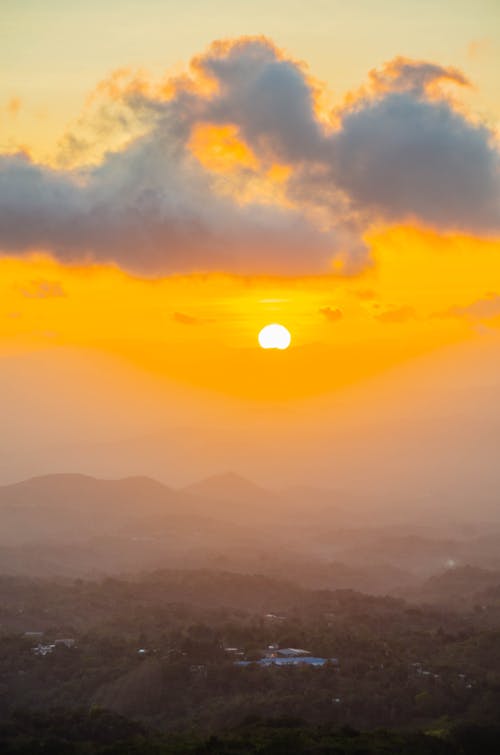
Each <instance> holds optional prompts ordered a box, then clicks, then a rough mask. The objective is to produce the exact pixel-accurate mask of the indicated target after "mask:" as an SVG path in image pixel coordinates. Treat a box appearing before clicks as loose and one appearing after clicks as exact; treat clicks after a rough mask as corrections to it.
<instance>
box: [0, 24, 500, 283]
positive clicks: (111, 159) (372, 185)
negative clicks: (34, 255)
mask: <svg viewBox="0 0 500 755" xmlns="http://www.w3.org/2000/svg"><path fill="white" fill-rule="evenodd" d="M200 76H201V77H203V79H204V80H205V81H207V80H208V81H210V82H211V87H207V86H205V88H200V87H198V86H197V83H196V79H197V77H198V78H199V77H200ZM450 83H451V84H454V85H466V83H467V82H466V79H465V78H464V77H463V75H462V74H461V73H460V72H458V71H455V70H454V69H446V68H443V67H441V66H438V65H435V64H433V63H425V62H418V61H417V62H414V61H407V60H404V59H401V58H398V59H396V60H395V61H392V63H390V64H388V65H387V66H385V67H384V68H383V69H382V70H381V71H377V72H372V73H371V75H370V85H369V87H368V89H366V90H363V91H362V92H360V93H359V94H358V96H357V97H356V98H355V99H354V101H351V103H350V104H349V105H348V106H346V107H344V108H343V109H341V110H339V111H337V112H336V113H335V118H334V119H332V123H331V125H330V126H329V127H326V126H325V124H324V123H323V122H321V121H320V120H319V119H318V117H317V115H316V112H315V104H314V95H315V92H314V85H313V84H312V83H311V81H310V79H309V78H308V75H307V72H306V71H305V69H304V67H303V66H302V65H301V64H299V63H297V62H295V61H293V60H290V59H288V58H285V57H283V55H281V54H280V53H279V52H278V51H277V50H276V48H275V47H274V46H273V45H272V44H271V43H270V42H268V41H266V40H264V39H242V40H239V41H236V42H233V43H217V44H215V45H213V46H212V47H211V48H210V49H209V51H208V52H207V54H206V55H204V56H201V57H199V58H197V59H196V60H195V61H194V63H193V76H192V77H191V78H190V77H183V78H180V79H179V80H177V81H176V82H174V87H173V91H174V93H173V95H169V96H168V97H167V96H165V95H163V96H162V95H157V96H153V95H151V94H148V93H145V91H144V90H143V89H141V88H134V87H133V86H132V87H128V88H126V89H125V90H124V92H123V96H122V106H123V109H124V110H126V109H128V110H129V111H130V112H131V113H133V117H134V118H135V119H137V120H138V121H140V123H141V124H142V127H143V133H142V135H141V136H140V137H138V138H136V139H135V140H134V141H133V142H132V143H131V144H128V145H127V146H125V147H123V148H122V149H121V150H118V151H116V152H113V153H108V154H106V155H105V157H104V159H103V161H102V163H101V164H100V165H98V166H97V167H92V168H88V169H85V170H84V169H80V170H69V169H68V170H62V169H61V170H53V169H50V168H48V167H46V166H43V165H39V164H36V163H34V162H32V161H30V160H29V158H27V157H26V156H23V155H14V156H12V155H11V156H5V155H4V156H0V248H1V249H2V250H3V251H4V252H6V253H11V254H16V253H23V252H26V251H30V250H33V249H37V250H40V249H43V250H47V251H49V252H51V253H52V254H53V255H55V256H56V257H58V258H60V259H62V260H85V259H89V260H90V259H92V260H101V261H109V262H116V263H117V264H119V265H121V266H122V267H124V268H126V269H129V270H133V271H138V272H141V273H146V274H158V273H168V272H175V271H189V270H210V269H221V270H230V271H236V272H242V273H251V272H276V273H291V274H293V273H301V272H305V271H322V270H323V271H324V270H328V269H329V267H330V264H331V262H332V260H333V259H335V258H340V259H342V260H343V261H344V263H345V267H346V269H347V270H348V271H349V270H351V271H356V270H357V269H359V268H360V267H362V266H363V265H365V264H366V263H367V261H368V252H367V249H366V246H365V244H364V242H363V233H364V232H365V231H366V229H367V228H368V227H369V225H370V224H371V223H373V222H380V221H381V220H382V221H385V222H406V221H411V220H416V221H418V222H419V223H422V224H426V225H430V226H433V227H435V228H438V229H440V230H463V231H469V232H473V233H486V234H491V233H496V232H498V231H499V230H500V219H499V198H500V180H499V154H498V149H497V145H496V143H495V142H494V139H493V136H492V134H491V133H490V132H489V131H488V129H487V128H486V127H485V126H482V125H478V124H476V123H473V122H472V121H470V120H468V119H467V118H466V117H465V116H464V115H463V114H462V113H460V112H459V111H458V110H457V109H456V108H455V107H454V105H453V104H452V102H451V101H450V100H449V99H448V98H447V97H446V96H445V94H444V93H443V91H442V86H443V85H444V84H450ZM123 122H124V123H126V122H128V120H127V118H126V117H125V116H123ZM204 123H212V124H214V123H215V124H232V125H234V126H236V127H237V128H238V130H239V133H240V135H241V137H242V139H243V140H244V141H245V142H246V143H247V145H248V146H249V147H250V148H251V149H252V151H253V152H254V154H255V155H256V156H257V159H258V161H259V165H260V168H259V169H260V170H263V171H265V170H267V168H269V167H270V166H271V165H272V164H273V163H276V162H279V163H286V164H287V165H289V166H290V167H291V168H292V173H291V176H290V178H289V179H288V181H287V182H286V184H284V185H283V186H282V189H281V191H282V192H283V193H284V196H285V198H286V200H287V202H286V203H283V202H282V201H274V200H273V198H269V197H267V198H266V199H264V200H262V201H260V202H257V201H254V202H253V203H243V202H241V201H239V200H238V198H236V197H234V196H231V194H230V192H227V191H220V185H221V182H220V176H219V177H217V178H214V176H213V175H212V174H211V173H210V171H208V170H207V169H206V168H204V167H203V166H202V165H201V164H200V162H198V161H197V160H196V158H195V157H194V156H193V154H192V153H191V151H190V148H189V142H190V137H191V134H192V132H193V129H194V128H195V127H196V126H197V125H199V124H204ZM334 123H335V126H334V125H333V124H334ZM257 177H258V170H257V169H252V168H248V167H246V168H244V169H243V168H242V170H241V176H240V180H241V181H242V182H245V181H250V182H251V181H252V180H255V179H256V178H257Z"/></svg>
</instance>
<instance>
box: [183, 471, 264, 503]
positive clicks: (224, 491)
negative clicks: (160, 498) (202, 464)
mask: <svg viewBox="0 0 500 755" xmlns="http://www.w3.org/2000/svg"><path fill="white" fill-rule="evenodd" d="M184 491H185V492H186V493H189V494H190V495H196V496H203V497H205V498H210V499H215V500H219V501H232V502H234V503H252V502H255V501H258V500H262V499H266V500H269V499H273V498H275V496H274V495H273V493H271V492H270V491H269V490H266V489H265V488H261V487H260V486H259V485H256V484H255V483H254V482H251V481H250V480H247V479H246V478H245V477H242V476H241V475H238V474H234V473H233V472H226V473H225V474H219V475H212V476H210V477H206V478H205V479H203V480H200V481H199V482H195V483H193V484H192V485H188V486H187V487H185V488H184Z"/></svg>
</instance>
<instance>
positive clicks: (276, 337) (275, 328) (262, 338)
mask: <svg viewBox="0 0 500 755" xmlns="http://www.w3.org/2000/svg"><path fill="white" fill-rule="evenodd" d="M291 340H292V336H291V335H290V331H289V330H287V329H286V328H285V326H284V325H279V324H278V323H276V322H274V323H272V324H271V325H266V326H265V327H264V328H262V330H261V331H260V333H259V344H260V346H262V348H263V349H280V350H281V351H283V349H288V347H289V346H290V342H291Z"/></svg>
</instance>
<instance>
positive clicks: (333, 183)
mask: <svg viewBox="0 0 500 755" xmlns="http://www.w3.org/2000/svg"><path fill="white" fill-rule="evenodd" d="M0 15H1V22H2V28H3V29H4V35H3V36H4V39H3V42H2V46H1V49H0V70H1V71H2V76H1V81H2V86H1V89H0V97H1V99H0V150H1V155H0V252H1V256H0V292H1V297H0V339H1V341H0V349H1V358H2V364H3V369H2V373H3V374H4V377H3V381H4V382H3V393H4V398H5V397H6V396H7V398H8V399H9V401H8V402H7V403H9V406H8V408H7V406H5V407H4V411H6V414H5V416H6V417H7V427H9V428H10V429H11V432H12V433H13V437H14V438H15V443H14V446H13V447H14V448H15V449H17V450H16V453H18V451H19V448H21V447H28V446H29V448H30V451H29V454H30V456H29V461H26V462H25V463H24V462H23V464H21V465H20V466H19V474H21V472H29V471H30V470H31V468H33V470H35V471H40V470H39V465H38V466H37V465H36V464H32V462H33V459H34V458H35V456H36V448H37V445H36V443H35V442H33V444H32V446H30V443H31V441H33V438H37V439H38V440H37V442H41V438H42V437H43V434H44V432H45V430H46V428H47V416H45V415H44V412H43V410H41V409H40V404H45V403H46V404H47V406H48V405H50V407H51V420H50V421H49V422H48V424H50V425H53V427H51V428H50V434H51V437H52V435H53V436H54V437H53V439H52V440H53V442H54V443H56V444H57V443H59V444H64V442H65V439H68V438H69V437H70V436H71V439H72V442H73V441H75V442H76V438H77V437H78V436H79V434H80V435H85V433H86V434H87V435H86V441H87V440H88V441H89V442H90V441H91V440H92V441H99V442H104V441H106V440H111V439H112V440H114V441H116V440H117V439H118V438H119V437H120V436H123V437H129V436H130V437H131V436H133V435H134V433H139V432H149V431H150V430H152V429H153V428H154V431H155V432H157V431H162V432H163V429H164V427H163V425H162V423H163V424H168V422H169V418H170V419H172V417H173V416H175V421H174V422H173V424H175V425H176V426H178V424H179V423H181V424H182V423H183V416H182V410H181V408H180V407H181V406H182V407H184V406H186V407H189V406H190V407H191V410H190V412H191V414H190V416H189V419H186V423H187V424H189V425H190V426H191V425H192V423H193V422H194V423H195V424H196V422H198V424H201V425H203V422H204V421H205V420H204V419H203V412H204V410H205V409H206V410H207V411H208V414H209V416H210V420H209V422H210V424H211V425H213V423H214V422H216V421H219V420H220V422H222V423H223V420H222V414H220V412H221V411H222V409H221V406H222V405H224V407H226V408H225V409H224V411H226V409H227V407H228V406H230V407H233V409H231V410H229V409H227V411H233V410H234V411H237V413H238V420H237V424H238V430H237V433H236V434H239V437H240V438H242V437H243V434H244V432H245V427H247V424H246V423H247V422H248V421H249V419H248V418H249V417H250V416H252V415H253V416H255V412H257V414H259V412H264V413H266V412H268V411H271V409H270V407H272V412H275V411H276V412H278V415H276V414H274V413H273V414H272V417H273V419H272V422H273V423H276V422H279V421H280V420H278V419H276V417H277V416H281V415H279V412H282V411H283V410H284V409H286V410H287V411H288V409H289V410H290V411H291V412H292V413H293V412H295V413H297V412H302V414H301V415H300V416H301V419H300V421H299V425H300V427H302V428H303V427H305V426H306V425H307V421H306V420H305V419H304V416H306V415H305V414H304V409H303V407H304V402H307V401H309V402H313V404H314V406H315V409H314V410H312V409H311V412H312V413H311V414H310V415H308V416H309V417H310V418H311V417H314V418H316V420H317V421H318V422H319V419H318V418H319V416H320V415H321V413H322V409H321V408H318V407H321V406H323V405H322V404H321V402H322V401H324V400H327V399H329V398H331V400H332V402H335V401H336V400H337V398H336V397H338V396H339V395H340V394H341V392H342V391H348V390H351V389H353V387H354V388H356V387H357V386H361V388H362V387H363V385H366V386H368V385H369V384H372V383H373V381H374V380H375V381H376V380H380V379H384V376H387V379H388V380H393V378H392V377H391V376H393V375H394V374H398V373H394V370H398V369H400V370H404V371H405V378H404V381H403V382H404V385H405V389H404V390H405V391H410V394H407V395H411V386H413V387H415V386H416V385H417V383H418V381H419V380H420V379H421V374H422V364H425V365H428V371H427V372H426V374H429V375H434V376H435V377H433V378H432V379H431V382H432V381H433V380H434V381H435V384H436V386H437V385H438V384H439V385H441V383H440V382H439V380H440V378H439V375H440V374H443V373H442V370H441V368H439V367H438V366H439V365H442V364H443V363H444V362H443V360H444V361H446V359H447V356H446V355H450V354H451V355H452V356H451V357H450V358H451V359H452V360H454V361H453V363H454V364H456V365H458V367H457V370H456V373H455V375H456V379H457V380H458V381H459V382H460V380H461V379H462V378H461V377H460V375H461V372H462V369H463V374H464V375H465V374H467V375H470V374H471V373H470V370H471V361H470V358H471V357H470V354H474V357H473V358H474V360H475V364H477V370H478V371H479V372H480V373H483V371H488V370H489V367H488V366H487V365H490V364H491V360H492V354H493V355H498V361H499V362H500V346H499V343H500V330H499V328H500V170H499V168H500V152H499V149H500V147H499V138H500V132H499V122H500V98H499V97H498V70H500V44H499V35H500V4H499V3H498V2H496V0H478V2H476V3H471V2H466V1H465V0H443V1H442V2H426V1H425V2H401V0H380V2H370V1H369V0H365V1H364V2H362V1H361V0H353V1H352V2H349V3H345V2H340V0H339V1H338V2H337V0H330V1H328V0H311V2H309V3H307V4H305V3H302V2H295V0H287V2H285V1H284V0H283V2H282V1H281V0H275V1H274V2H264V1H263V0H262V1H261V0H254V1H253V2H251V3H250V2H234V1H231V2H230V0H214V1H213V2H211V3H203V2H199V0H185V1H184V2H183V3H178V2H173V0H145V1H144V2H136V1H132V0H120V2H118V1H117V0H108V1H107V2H104V3H102V2H100V3H98V2H94V0H89V2H87V3H76V2H68V0H65V2H63V1H62V0H43V1H42V0H26V1H25V2H22V3H20V2H17V1H16V2H14V0H5V1H4V3H3V4H2V9H1V10H0ZM271 322H279V323H282V324H283V325H285V326H286V327H287V328H288V329H289V331H290V332H291V335H292V345H291V347H290V348H289V349H288V350H287V351H284V352H277V351H270V352H268V351H263V350H261V349H259V347H258V343H257V335H258V332H259V330H260V329H261V328H262V327H263V326H264V325H266V324H267V323H271ZM68 355H70V357H68ZM457 355H458V356H457ZM460 355H462V356H460ZM68 359H70V361H71V360H74V359H76V360H77V361H78V360H80V361H81V363H82V364H85V365H86V366H87V367H86V368H88V369H90V367H89V365H95V366H96V367H95V370H96V371H95V374H94V377H93V378H92V380H93V381H94V383H92V385H93V388H92V395H93V397H94V398H93V399H92V402H93V408H92V407H91V408H90V412H91V413H92V412H95V415H96V422H95V426H93V427H94V429H93V430H92V429H89V425H88V418H86V417H85V415H86V414H87V413H88V411H89V406H88V401H89V397H88V394H87V391H88V382H86V381H88V380H89V378H88V376H87V377H86V374H85V369H82V370H80V369H78V370H75V371H74V372H73V371H72V372H71V374H72V381H73V390H74V391H75V392H74V394H73V393H72V394H71V395H72V396H73V398H72V401H73V403H74V405H72V408H71V409H69V410H68V406H67V405H66V403H65V402H64V400H63V399H62V398H61V401H60V403H58V392H59V390H60V381H61V380H63V379H64V377H63V376H64V374H66V373H65V368H64V367H62V366H61V365H64V364H66V363H67V360H68ZM23 360H24V361H23ZM30 360H32V361H31V362H30ZM103 360H104V361H103ZM422 360H424V361H422ZM493 362H495V358H494V357H493ZM30 364H31V365H32V367H31V368H30V367H29V366H28V365H30ZM106 365H107V367H106ZM412 365H415V371H414V373H413V372H412ZM433 365H434V366H433ZM26 370H28V372H29V374H28V375H27V373H26ZM107 370H109V372H107ZM408 370H409V372H408ZM426 370H427V368H426ZM105 373H106V375H105ZM5 375H7V377H5ZM111 375H112V376H113V379H112V380H111V379H110V376H111ZM99 376H102V377H99ZM134 376H135V377H134ZM19 381H21V382H22V388H20V387H19V385H20V382H19ZM134 381H136V383H134ZM370 381H372V382H370ZM153 382H154V385H155V388H154V391H153V393H152V394H151V395H153V394H154V396H155V402H152V404H151V406H149V408H148V409H147V410H146V409H145V408H144V406H143V404H142V403H141V402H143V401H144V395H145V394H147V392H148V391H149V390H152V389H151V387H149V388H148V387H147V386H151V385H152V383H153ZM397 382H398V379H396V383H397ZM84 383H86V385H84ZM132 384H134V385H135V387H132ZM468 385H469V384H468ZM9 390H10V391H11V396H10V398H9V396H8V395H7V392H8V391H9ZM391 390H392V389H391ZM394 390H396V389H394ZM402 390H403V389H402ZM443 390H446V389H443ZM30 391H31V393H30ZM79 391H83V393H82V394H80V395H83V394H85V396H87V398H86V399H85V402H84V404H82V405H81V406H78V395H79ZM179 392H180V393H179ZM122 394H123V395H122ZM138 394H140V395H141V398H139V397H138ZM181 394H182V400H181V399H180V398H179V396H180V395H181ZM118 395H120V396H122V399H120V401H118V403H116V402H117V396H118ZM134 395H135V396H136V397H137V403H136V402H135V399H134ZM33 396H35V397H38V399H36V398H35V399H34V398H33ZM370 400H372V401H373V403H374V406H375V404H376V403H377V402H376V399H375V398H373V399H367V402H368V404H367V403H366V402H365V403H363V409H362V410H361V409H360V408H359V407H360V406H361V404H359V406H358V409H357V410H356V411H357V412H358V414H357V415H356V416H358V415H359V413H360V412H361V411H362V412H368V413H370V409H369V408H368V409H367V406H368V405H369V404H370ZM412 400H413V399H410V400H409V402H408V403H412ZM401 401H402V402H403V403H404V399H402V398H401ZM120 402H121V403H120ZM221 402H222V403H221ZM318 402H320V404H318ZM354 404H356V401H355V400H354V399H353V405H354ZM173 405H175V411H173V412H172V413H170V414H169V411H170V410H169V409H167V408H166V407H172V406H173ZM311 406H312V404H311ZM332 406H333V404H332ZM111 407H114V408H113V409H111ZM118 407H121V408H118ZM194 407H196V410H195V409H194ZM234 407H236V409H234ZM455 408H456V409H457V411H458V410H459V407H458V404H457V405H456V407H455ZM108 409H109V412H110V414H109V417H108V421H105V419H104V420H103V416H104V417H105V416H106V412H107V411H108ZM68 411H69V415H70V416H71V418H72V419H71V422H70V421H69V420H68ZM318 412H319V414H318ZM124 413H125V414H127V415H130V416H131V417H132V419H131V420H130V423H128V424H127V422H124V423H122V424H120V422H117V416H118V415H120V414H121V415H123V414H124ZM144 413H145V414H146V415H147V416H148V417H149V419H148V421H144V422H143V421H141V419H140V417H141V416H143V415H144ZM188 413H189V412H188ZM354 413H355V412H354V409H353V416H354ZM155 415H156V419H155V420H154V421H153V417H154V416H155ZM191 415H193V416H191ZM195 415H196V416H195ZM207 416H208V415H207ZM266 416H268V415H267V414H266ZM294 416H295V415H294ZM297 416H298V415H297ZM329 416H331V415H329ZM371 416H372V418H373V416H374V415H373V413H372V415H371ZM217 417H218V418H219V419H218V420H216V419H215V418H217ZM196 418H197V419H196ZM225 421H226V420H224V422H225ZM227 421H229V420H227ZM235 421H236V420H235ZM310 423H312V419H310ZM285 424H286V423H285ZM70 425H71V427H72V429H71V432H70V431H69V430H68V428H69V426H70ZM171 425H172V422H170V424H169V427H170V426H171ZM4 426H5V424H4ZM58 426H59V427H60V432H58V431H57V427H58ZM112 426H113V428H114V429H111V427H112ZM287 427H288V425H287ZM55 428H56V429H55ZM75 428H76V429H75ZM84 428H87V429H84ZM252 432H255V433H256V435H257V436H258V431H257V430H252ZM68 433H69V434H68ZM273 437H274V436H273ZM28 441H29V442H28ZM4 443H6V441H5V440H4ZM16 444H17V445H16ZM75 464H76V462H75ZM214 464H219V466H220V467H222V466H223V465H224V464H223V461H221V459H218V460H217V461H214ZM283 464H284V461H283V459H282V465H283ZM30 465H31V466H30ZM266 470H267V467H266ZM203 471H209V470H205V469H203ZM214 471H216V470H214ZM131 472H134V470H131ZM266 474H268V472H267V471H266ZM280 474H281V473H280ZM301 474H302V473H301ZM304 474H305V473H304ZM304 474H302V476H304ZM318 474H319V472H318ZM165 476H166V477H167V478H168V476H169V475H168V470H167V471H166V472H165ZM184 476H185V477H186V479H187V478H189V474H188V473H185V475H184ZM300 476H301V475H300V474H298V477H300ZM14 477H15V474H14Z"/></svg>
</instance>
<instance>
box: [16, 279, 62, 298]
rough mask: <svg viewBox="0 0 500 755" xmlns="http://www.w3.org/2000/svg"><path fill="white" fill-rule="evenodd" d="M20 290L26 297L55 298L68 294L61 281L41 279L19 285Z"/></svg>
mask: <svg viewBox="0 0 500 755" xmlns="http://www.w3.org/2000/svg"><path fill="white" fill-rule="evenodd" d="M19 292H20V293H21V295H22V296H24V297H25V298H26V299H54V298H61V297H64V296H66V292H65V290H64V288H63V287H62V284H61V283H59V281H49V280H41V279H40V280H33V281H30V282H29V284H27V285H24V286H19Z"/></svg>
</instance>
